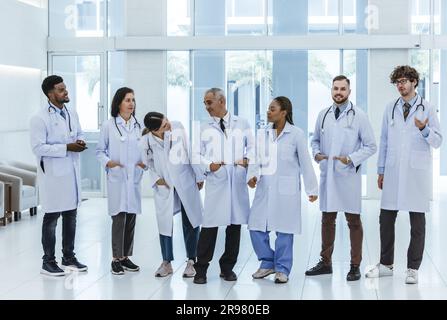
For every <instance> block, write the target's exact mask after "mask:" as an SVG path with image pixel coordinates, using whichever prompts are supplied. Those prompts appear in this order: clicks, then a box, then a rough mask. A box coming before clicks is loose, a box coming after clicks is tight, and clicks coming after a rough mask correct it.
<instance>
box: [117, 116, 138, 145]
mask: <svg viewBox="0 0 447 320" xmlns="http://www.w3.org/2000/svg"><path fill="white" fill-rule="evenodd" d="M131 117H133V118H134V119H135V123H134V125H133V127H134V129H135V128H136V127H137V126H138V127H139V128H140V129H141V125H140V123H139V122H138V120H137V118H135V116H134V115H131ZM116 118H117V117H113V121H114V122H115V127H116V130H117V131H118V133H119V135H120V140H121V142H124V141H126V137H125V136H123V133H122V132H121V130H120V128H119V127H118V124H117V123H116Z"/></svg>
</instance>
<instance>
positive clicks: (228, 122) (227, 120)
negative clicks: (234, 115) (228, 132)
mask: <svg viewBox="0 0 447 320" xmlns="http://www.w3.org/2000/svg"><path fill="white" fill-rule="evenodd" d="M213 119H214V121H216V122H217V123H220V118H219V117H213ZM223 120H224V121H223V123H224V126H225V128H228V127H229V125H230V113H229V112H228V111H227V113H226V114H225V116H224V117H223Z"/></svg>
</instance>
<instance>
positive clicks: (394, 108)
mask: <svg viewBox="0 0 447 320" xmlns="http://www.w3.org/2000/svg"><path fill="white" fill-rule="evenodd" d="M399 101H400V98H399V99H397V101H396V103H395V104H394V107H393V112H392V113H391V126H392V127H393V126H394V112H395V111H396V107H397V104H398V103H399ZM417 101H418V99H417V98H416V101H415V102H413V105H412V106H411V108H413V106H414V105H415V104H416V102H417ZM419 107H422V112H425V106H424V99H423V98H422V97H421V102H420V103H419V104H418V105H417V106H416V112H417V111H418V109H419ZM411 108H410V110H411Z"/></svg>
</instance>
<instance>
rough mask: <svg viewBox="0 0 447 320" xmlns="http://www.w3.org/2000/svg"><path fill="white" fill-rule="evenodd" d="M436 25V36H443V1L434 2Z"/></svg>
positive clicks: (435, 0)
mask: <svg viewBox="0 0 447 320" xmlns="http://www.w3.org/2000/svg"><path fill="white" fill-rule="evenodd" d="M443 1H444V2H445V0H443ZM434 24H435V25H434V29H435V34H441V0H434Z"/></svg>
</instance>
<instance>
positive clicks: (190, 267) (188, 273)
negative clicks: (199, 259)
mask: <svg viewBox="0 0 447 320" xmlns="http://www.w3.org/2000/svg"><path fill="white" fill-rule="evenodd" d="M195 275H196V269H194V260H191V259H189V260H188V263H187V264H186V268H185V271H183V278H192V277H194V276H195Z"/></svg>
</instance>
